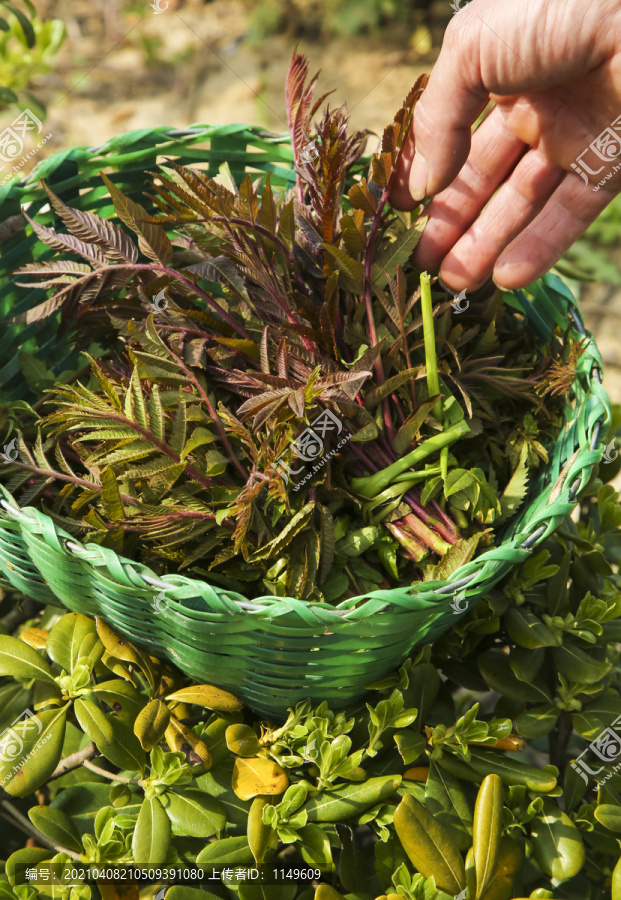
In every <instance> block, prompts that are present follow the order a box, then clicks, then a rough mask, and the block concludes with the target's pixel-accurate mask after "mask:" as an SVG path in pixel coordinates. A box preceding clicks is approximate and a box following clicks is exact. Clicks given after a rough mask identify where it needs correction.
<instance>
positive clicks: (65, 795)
mask: <svg viewBox="0 0 621 900" xmlns="http://www.w3.org/2000/svg"><path fill="white" fill-rule="evenodd" d="M109 802H110V784H109V783H108V782H107V783H105V784H101V783H99V782H95V781H86V782H81V783H80V784H72V785H69V787H65V788H63V790H62V791H59V792H58V793H57V794H56V796H55V797H54V799H53V800H52V802H51V805H50V808H54V809H60V810H62V811H63V812H64V813H66V815H67V816H69V818H70V819H71V821H72V823H73V824H74V826H75V827H76V829H77V830H78V832H79V833H80V834H81V835H82V834H84V833H85V832H89V833H90V834H94V833H95V817H96V815H97V813H98V812H99V811H100V810H101V809H103V808H104V807H106V806H107V805H108V803H109ZM141 803H142V794H141V795H140V803H138V805H137V806H136V808H135V810H133V811H135V812H136V813H137V812H138V809H139V807H140V804H141Z"/></svg>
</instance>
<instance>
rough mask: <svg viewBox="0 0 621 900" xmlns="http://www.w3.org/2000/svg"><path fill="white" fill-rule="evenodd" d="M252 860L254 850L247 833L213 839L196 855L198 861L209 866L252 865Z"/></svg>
mask: <svg viewBox="0 0 621 900" xmlns="http://www.w3.org/2000/svg"><path fill="white" fill-rule="evenodd" d="M252 861H253V860H252V851H251V849H250V847H249V846H248V838H247V837H246V835H245V834H243V835H240V836H239V837H230V838H221V839H219V840H217V841H213V842H212V843H211V844H207V846H206V847H205V848H204V849H203V850H201V852H200V853H199V854H198V856H197V857H196V862H197V863H200V864H201V865H207V866H250V865H252Z"/></svg>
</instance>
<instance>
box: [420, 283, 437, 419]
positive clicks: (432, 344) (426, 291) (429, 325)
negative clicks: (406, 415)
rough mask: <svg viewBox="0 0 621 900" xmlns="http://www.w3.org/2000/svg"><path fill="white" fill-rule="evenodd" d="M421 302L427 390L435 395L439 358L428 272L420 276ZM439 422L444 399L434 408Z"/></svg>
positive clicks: (430, 394) (431, 394)
mask: <svg viewBox="0 0 621 900" xmlns="http://www.w3.org/2000/svg"><path fill="white" fill-rule="evenodd" d="M420 302H421V312H422V314H423V339H424V341H425V367H426V369H427V390H428V391H429V396H430V397H433V396H435V394H439V393H440V380H439V378H438V358H437V356H436V336H435V333H434V327H433V307H432V304H431V278H430V277H429V275H428V273H427V272H422V273H421V276H420ZM432 412H433V414H434V416H435V417H436V419H437V420H438V422H441V421H442V401H441V400H438V401H437V403H436V404H435V406H434V407H433V410H432Z"/></svg>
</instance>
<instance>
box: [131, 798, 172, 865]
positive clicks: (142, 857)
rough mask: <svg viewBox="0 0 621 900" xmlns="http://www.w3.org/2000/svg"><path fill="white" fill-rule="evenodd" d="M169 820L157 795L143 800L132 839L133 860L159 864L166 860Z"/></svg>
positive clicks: (169, 830)
mask: <svg viewBox="0 0 621 900" xmlns="http://www.w3.org/2000/svg"><path fill="white" fill-rule="evenodd" d="M170 837H171V827H170V820H169V818H168V816H167V815H166V813H165V812H164V809H163V807H162V804H161V803H160V801H159V800H158V798H157V797H151V798H149V799H146V798H145V800H144V802H143V804H142V806H141V807H140V812H139V814H138V820H137V822H136V827H135V829H134V836H133V839H132V853H133V856H134V862H135V863H137V864H138V865H142V864H143V863H151V864H153V865H160V864H161V863H163V862H165V861H166V857H167V855H168V847H169V846H170Z"/></svg>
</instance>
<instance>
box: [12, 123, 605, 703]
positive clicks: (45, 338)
mask: <svg viewBox="0 0 621 900" xmlns="http://www.w3.org/2000/svg"><path fill="white" fill-rule="evenodd" d="M206 141H208V142H209V146H208V147H205V146H204V144H205V142H206ZM199 142H200V143H201V144H202V145H203V146H201V147H200V148H197V147H196V146H192V145H195V144H196V143H199ZM165 157H172V158H174V159H176V160H177V161H179V162H180V163H181V164H182V165H200V166H201V168H205V170H206V171H207V172H208V173H209V174H212V175H215V174H217V171H218V167H219V165H220V164H221V163H222V162H224V161H228V163H229V165H230V167H231V170H232V172H233V175H234V177H235V178H236V179H240V178H241V177H243V175H244V174H245V172H246V171H250V172H251V173H252V172H254V173H256V174H259V173H261V172H266V171H271V172H273V173H274V175H273V177H272V183H273V184H274V185H276V186H281V187H284V186H285V185H287V184H291V183H292V181H293V178H294V175H293V172H292V168H291V148H290V146H289V145H288V139H287V137H286V136H283V135H269V134H266V133H265V132H262V131H260V130H259V129H251V128H247V127H245V126H225V127H220V128H217V127H213V126H205V125H200V126H192V128H191V129H187V130H186V131H183V132H179V131H172V130H169V129H165V128H161V129H155V130H151V131H146V130H143V131H138V132H131V133H129V134H126V135H122V136H120V137H118V138H115V139H113V140H112V141H110V142H108V143H107V144H106V145H104V146H103V147H101V148H90V149H89V148H73V149H72V150H69V151H63V152H61V153H59V154H55V155H54V156H52V157H50V158H49V159H47V160H45V161H44V162H43V163H42V164H41V165H40V167H37V169H36V170H35V178H34V179H33V178H31V179H30V180H29V182H28V183H26V184H23V185H22V184H19V183H17V182H16V181H13V182H10V183H9V184H8V185H2V186H0V205H1V207H2V208H1V213H2V215H0V219H2V220H4V221H6V220H11V221H12V222H15V216H17V215H18V214H19V206H20V204H29V208H28V213H29V215H31V216H33V215H35V214H37V212H38V211H39V210H40V209H41V208H42V207H43V206H44V205H45V204H46V203H47V196H46V195H45V193H44V192H43V189H42V188H40V187H38V186H37V184H38V181H37V180H36V179H38V178H39V177H44V178H46V180H47V181H48V183H50V184H51V185H53V188H54V190H55V192H56V193H58V194H59V195H60V196H61V198H62V199H63V200H64V201H65V202H66V203H68V204H69V205H73V206H79V207H80V208H82V209H89V210H93V211H96V212H98V213H99V214H101V215H105V216H107V217H110V218H114V210H113V207H112V205H111V202H110V198H109V197H108V195H107V193H106V191H105V188H103V189H102V187H103V185H102V182H101V179H99V178H98V177H97V175H96V173H98V172H99V171H100V170H101V169H103V168H106V167H108V166H111V167H114V170H115V171H114V174H113V175H112V176H111V177H112V179H113V181H114V182H115V183H116V184H117V185H118V186H119V187H120V188H121V189H122V190H123V191H125V192H126V193H128V194H129V195H130V196H133V197H134V198H135V199H137V200H140V202H142V203H143V205H144V204H145V201H144V197H143V196H142V192H143V190H145V188H146V187H147V184H146V180H145V176H144V172H145V170H147V169H153V168H154V166H155V165H156V164H157V162H158V161H163V159H164V158H165ZM205 164H207V165H206V166H205ZM78 186H79V187H80V189H81V192H80V193H78ZM37 218H38V219H39V220H40V221H42V222H44V223H45V224H52V225H54V224H56V223H55V221H54V215H53V213H52V212H50V211H49V210H48V211H47V212H46V211H45V210H43V212H42V213H41V214H40V215H38V217H37ZM11 228H12V230H13V232H14V233H13V234H12V235H11V236H10V237H8V239H6V237H5V238H3V237H2V235H3V232H2V224H1V223H0V242H2V241H3V240H4V243H3V244H0V247H2V249H3V251H4V252H3V255H2V260H1V262H0V278H1V281H0V316H8V315H16V314H17V313H21V312H25V311H26V310H28V309H29V308H31V307H32V306H34V305H36V304H37V303H39V302H41V300H42V299H43V298H44V296H45V295H44V292H42V291H41V290H39V289H24V288H18V287H17V286H15V285H14V284H12V283H11V282H10V280H9V279H8V278H7V274H8V273H9V272H10V271H11V270H12V269H14V268H16V267H18V266H19V265H23V264H24V263H26V262H28V261H31V260H32V259H42V258H46V257H48V256H49V255H50V251H49V248H45V247H44V245H42V244H41V243H40V242H39V241H38V240H37V239H36V237H35V236H34V235H32V234H28V235H25V234H24V232H23V231H22V230H21V229H20V230H18V231H16V230H15V228H14V227H13V226H11ZM9 230H11V229H9ZM28 232H30V228H28ZM5 234H6V233H5ZM532 293H533V295H534V301H533V300H530V299H529V298H528V297H527V296H526V294H524V293H523V292H520V291H517V292H515V293H514V294H512V295H507V296H506V298H505V299H506V300H507V302H508V303H510V304H511V305H513V306H515V307H516V308H517V309H519V311H520V312H521V313H522V314H523V315H524V316H525V318H526V319H527V320H528V322H529V325H530V327H531V328H532V331H533V339H534V340H541V341H544V340H546V339H549V336H550V332H551V331H552V330H553V329H554V328H555V327H556V326H557V325H558V326H561V327H562V328H563V329H565V328H566V327H567V324H568V321H569V320H571V321H572V322H573V325H574V328H575V331H576V332H577V334H578V335H585V336H586V338H587V343H586V345H585V350H584V352H583V353H582V355H581V357H580V359H579V362H578V367H577V371H576V379H575V382H574V386H573V389H572V392H571V394H570V397H569V398H568V401H567V404H566V409H565V426H564V429H563V431H562V432H561V434H560V435H559V437H558V439H557V440H556V441H555V443H554V444H553V445H552V446H550V447H548V451H549V454H550V460H549V462H548V464H547V466H545V467H544V468H542V470H541V471H540V472H539V474H538V476H537V477H536V478H535V479H533V481H532V483H531V485H530V488H529V494H528V497H527V501H526V503H525V504H524V505H523V507H522V509H521V511H520V513H519V514H518V515H517V516H516V517H515V518H514V519H513V520H512V521H511V522H510V523H509V525H508V526H506V528H505V529H504V530H503V532H502V534H501V535H499V536H498V538H497V542H498V546H497V547H494V548H491V549H489V550H487V551H486V552H484V553H482V554H480V555H479V556H477V557H476V558H475V559H474V560H472V561H471V562H470V563H468V564H467V565H464V566H462V567H461V568H460V569H459V570H458V571H457V572H455V573H454V574H453V575H452V576H451V578H450V579H448V580H447V581H442V582H437V581H436V582H425V583H421V584H416V585H414V586H412V587H409V588H402V589H392V590H377V591H373V592H371V593H369V594H367V595H365V596H364V598H352V599H349V600H345V601H343V602H341V603H340V604H338V605H337V606H328V605H327V604H321V603H307V602H301V601H299V600H295V599H293V598H282V597H262V598H259V599H256V600H253V601H251V602H250V601H248V600H246V598H244V597H242V596H241V595H239V594H236V593H234V592H231V591H227V590H223V589H221V588H219V587H214V586H211V585H209V584H207V583H206V582H205V581H202V580H199V579H195V578H188V577H184V576H180V575H168V576H165V577H164V578H162V579H160V578H158V577H156V576H155V575H154V573H153V572H152V571H151V570H150V569H149V568H148V567H147V566H145V565H142V564H141V563H138V562H134V561H131V560H128V559H125V558H123V557H120V556H119V555H118V554H117V553H115V552H114V551H112V550H109V549H106V548H103V547H101V546H99V545H98V544H92V543H86V544H81V543H79V542H77V541H76V540H75V539H74V538H73V537H72V536H71V535H70V534H69V533H68V532H67V531H65V530H64V529H63V528H61V527H59V526H58V525H56V524H55V523H54V522H53V520H52V519H51V518H50V517H49V516H47V515H46V514H44V513H42V512H40V511H39V510H37V509H35V508H33V507H26V508H24V509H21V510H20V509H18V508H17V506H16V502H15V501H14V499H13V498H12V497H11V495H10V494H9V493H8V492H7V491H6V490H3V489H1V488H0V491H1V497H0V584H4V585H5V586H9V585H10V586H12V587H14V588H16V589H17V590H19V591H23V592H24V593H25V594H26V595H27V596H30V597H33V598H35V599H37V600H40V601H41V602H43V603H49V604H52V605H59V603H60V604H62V605H63V606H64V607H66V608H67V609H69V610H72V611H75V612H81V613H86V614H88V615H98V616H101V617H102V618H103V619H105V620H106V621H107V622H109V623H110V624H111V625H112V626H113V627H114V628H116V629H118V631H119V632H121V633H123V634H124V635H126V636H127V637H128V638H130V639H131V640H132V641H135V642H136V643H137V644H140V645H141V646H143V647H145V648H147V649H148V650H149V651H150V652H151V653H153V655H156V656H162V657H167V658H168V659H170V660H171V661H172V662H173V663H174V664H175V665H177V666H178V667H179V668H180V669H181V670H182V671H183V672H184V673H186V674H187V675H189V676H190V677H191V678H193V679H195V680H196V681H199V682H209V683H212V684H216V685H219V686H221V687H224V688H227V689H229V690H231V691H233V692H234V693H236V694H237V695H238V696H240V697H241V698H242V699H243V700H244V702H245V703H246V704H247V705H248V706H249V707H250V708H251V709H253V710H254V711H255V712H257V713H259V714H261V715H267V716H272V717H275V718H281V717H282V716H283V715H284V714H285V711H286V708H287V707H288V706H291V705H292V704H294V703H295V702H296V701H297V700H300V699H303V698H305V697H310V698H311V699H312V700H313V701H321V700H327V701H328V703H329V704H330V706H334V707H339V706H344V705H346V704H349V703H351V702H353V701H355V700H357V699H359V698H360V697H361V696H362V695H363V694H364V691H365V685H366V684H368V683H369V682H371V681H375V680H377V679H379V678H381V677H382V676H383V675H385V674H386V673H387V672H389V671H390V670H391V669H393V668H395V666H397V665H399V664H400V663H401V662H402V661H403V659H404V658H405V657H406V656H407V655H408V653H410V651H411V650H412V649H413V648H414V647H416V646H417V645H420V644H422V643H428V642H430V641H432V640H434V639H435V638H436V637H438V636H439V635H441V634H442V633H443V632H444V631H446V630H447V629H448V628H450V627H451V625H453V624H454V623H455V622H456V621H457V616H456V614H455V612H454V609H453V608H452V607H451V604H450V600H451V598H452V597H453V595H454V594H455V593H456V592H457V591H461V592H462V593H461V596H462V597H464V598H465V599H466V600H467V601H468V606H470V607H471V606H472V604H473V603H474V602H476V601H477V600H479V599H480V598H481V597H482V596H484V595H485V594H486V593H487V592H488V591H489V590H490V589H491V588H492V587H493V586H494V585H495V584H496V583H497V582H498V581H499V580H500V579H501V578H502V577H503V576H504V575H506V574H507V573H508V572H509V571H510V570H511V569H512V568H513V567H514V566H516V565H517V564H519V563H521V562H523V561H524V560H526V559H527V558H528V557H529V555H530V554H531V552H532V551H533V549H534V548H535V547H536V546H537V545H538V544H539V543H540V542H541V541H543V540H545V538H546V537H548V535H550V534H551V532H552V531H554V529H555V528H556V527H557V526H558V525H559V524H560V522H561V521H562V519H563V517H564V516H566V515H567V514H569V513H571V512H572V510H573V508H574V506H575V498H576V496H577V494H578V492H579V490H580V489H581V488H582V487H583V486H584V485H585V484H586V483H587V481H588V480H589V478H590V477H591V474H592V471H593V467H594V466H595V465H596V464H597V463H598V462H599V461H600V459H601V456H602V450H603V446H598V440H599V435H600V430H601V427H602V424H606V423H607V422H608V421H609V419H610V400H609V398H608V395H607V394H606V391H605V390H604V388H603V387H602V385H601V372H602V360H601V357H600V354H599V352H598V350H597V347H596V345H595V343H594V341H593V339H592V337H591V336H590V335H589V334H587V333H586V332H585V330H584V326H583V324H582V319H581V317H580V313H579V311H578V310H577V308H576V307H575V303H574V300H573V297H572V296H571V294H570V293H569V292H568V291H567V289H566V288H565V287H564V286H563V285H562V283H561V282H560V280H559V279H558V278H556V277H555V276H547V277H546V279H544V281H543V282H540V283H539V284H538V285H537V287H536V288H534V289H533V291H532ZM551 296H553V297H554V301H552V299H551ZM9 311H10V312H9ZM57 322H58V320H57V319H56V320H54V321H52V322H45V323H32V324H27V325H25V326H10V327H9V329H8V333H7V335H6V338H5V347H8V355H7V359H8V362H7V363H5V364H4V366H2V364H1V363H0V385H1V387H0V402H3V401H6V399H9V398H11V399H13V398H17V397H26V396H27V394H28V388H27V386H26V385H24V384H23V378H22V379H21V380H20V370H19V366H16V364H15V357H16V348H18V347H21V346H24V347H27V348H29V347H31V346H32V343H33V341H34V342H35V343H36V344H37V350H36V353H37V356H38V357H39V358H41V359H42V360H44V361H45V363H46V365H47V366H48V367H50V368H51V369H52V370H53V371H54V372H56V373H58V372H60V371H62V370H63V369H65V368H67V366H68V363H69V362H70V361H71V360H75V359H76V356H74V355H73V354H74V353H75V351H74V350H73V349H72V347H71V345H70V343H69V342H68V341H67V342H63V341H62V340H61V341H56V340H55V339H54V337H55V328H56V327H57ZM158 597H159V599H157V598H158Z"/></svg>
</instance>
